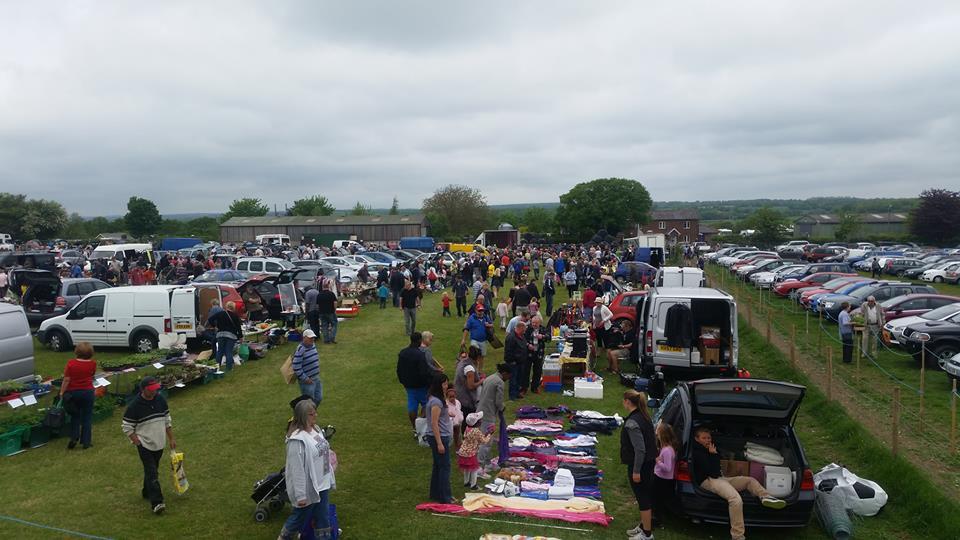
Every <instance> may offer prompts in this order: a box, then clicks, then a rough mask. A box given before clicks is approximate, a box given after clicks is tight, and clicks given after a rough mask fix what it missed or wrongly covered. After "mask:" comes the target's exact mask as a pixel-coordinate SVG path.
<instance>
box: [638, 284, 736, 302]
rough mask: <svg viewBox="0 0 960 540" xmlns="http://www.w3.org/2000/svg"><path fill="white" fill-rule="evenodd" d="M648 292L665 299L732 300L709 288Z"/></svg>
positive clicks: (669, 288)
mask: <svg viewBox="0 0 960 540" xmlns="http://www.w3.org/2000/svg"><path fill="white" fill-rule="evenodd" d="M650 292H652V293H654V294H656V295H657V296H667V297H671V296H672V297H680V298H701V299H702V298H718V299H723V300H732V299H733V297H732V296H730V295H729V294H727V293H725V292H723V291H721V290H718V289H713V288H710V287H655V288H654V289H652V290H651V291H650Z"/></svg>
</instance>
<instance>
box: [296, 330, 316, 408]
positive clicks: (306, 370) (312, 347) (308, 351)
mask: <svg viewBox="0 0 960 540" xmlns="http://www.w3.org/2000/svg"><path fill="white" fill-rule="evenodd" d="M316 339H317V334H316V333H315V332H314V331H313V330H309V329H308V330H304V331H303V338H302V340H301V341H300V345H298V346H297V351H296V352H295V353H293V361H292V362H291V364H292V367H293V373H294V375H296V376H297V382H298V383H299V384H300V394H302V395H304V396H310V399H312V400H313V403H314V405H320V401H322V400H323V384H321V383H320V353H319V352H318V351H317V347H316V343H315V342H316Z"/></svg>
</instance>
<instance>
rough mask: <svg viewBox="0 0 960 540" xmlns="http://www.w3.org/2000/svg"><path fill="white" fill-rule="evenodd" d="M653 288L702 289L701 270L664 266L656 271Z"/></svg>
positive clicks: (704, 281)
mask: <svg viewBox="0 0 960 540" xmlns="http://www.w3.org/2000/svg"><path fill="white" fill-rule="evenodd" d="M653 282H654V287H703V286H704V285H706V279H704V276H703V270H701V269H699V268H694V267H680V266H664V267H662V268H658V269H657V275H656V277H655V278H654V280H653Z"/></svg>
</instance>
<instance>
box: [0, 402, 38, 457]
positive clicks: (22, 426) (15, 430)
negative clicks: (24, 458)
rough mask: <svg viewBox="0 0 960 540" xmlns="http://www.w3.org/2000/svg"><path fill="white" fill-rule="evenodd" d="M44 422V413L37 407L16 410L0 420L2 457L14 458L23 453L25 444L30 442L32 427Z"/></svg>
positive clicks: (0, 453) (0, 449) (0, 454)
mask: <svg viewBox="0 0 960 540" xmlns="http://www.w3.org/2000/svg"><path fill="white" fill-rule="evenodd" d="M41 420H43V413H42V412H41V411H40V409H37V408H36V407H28V408H21V409H17V410H14V411H13V412H11V413H10V414H7V415H4V418H3V419H0V456H12V455H13V454H18V453H20V451H21V448H22V446H23V443H25V442H29V441H30V427H31V426H33V425H36V424H39V423H40V422H41Z"/></svg>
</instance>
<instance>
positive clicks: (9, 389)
mask: <svg viewBox="0 0 960 540" xmlns="http://www.w3.org/2000/svg"><path fill="white" fill-rule="evenodd" d="M23 390H25V387H24V385H23V383H20V382H17V381H0V403H4V402H6V401H10V400H11V399H16V398H18V397H20V392H22V391H23Z"/></svg>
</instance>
